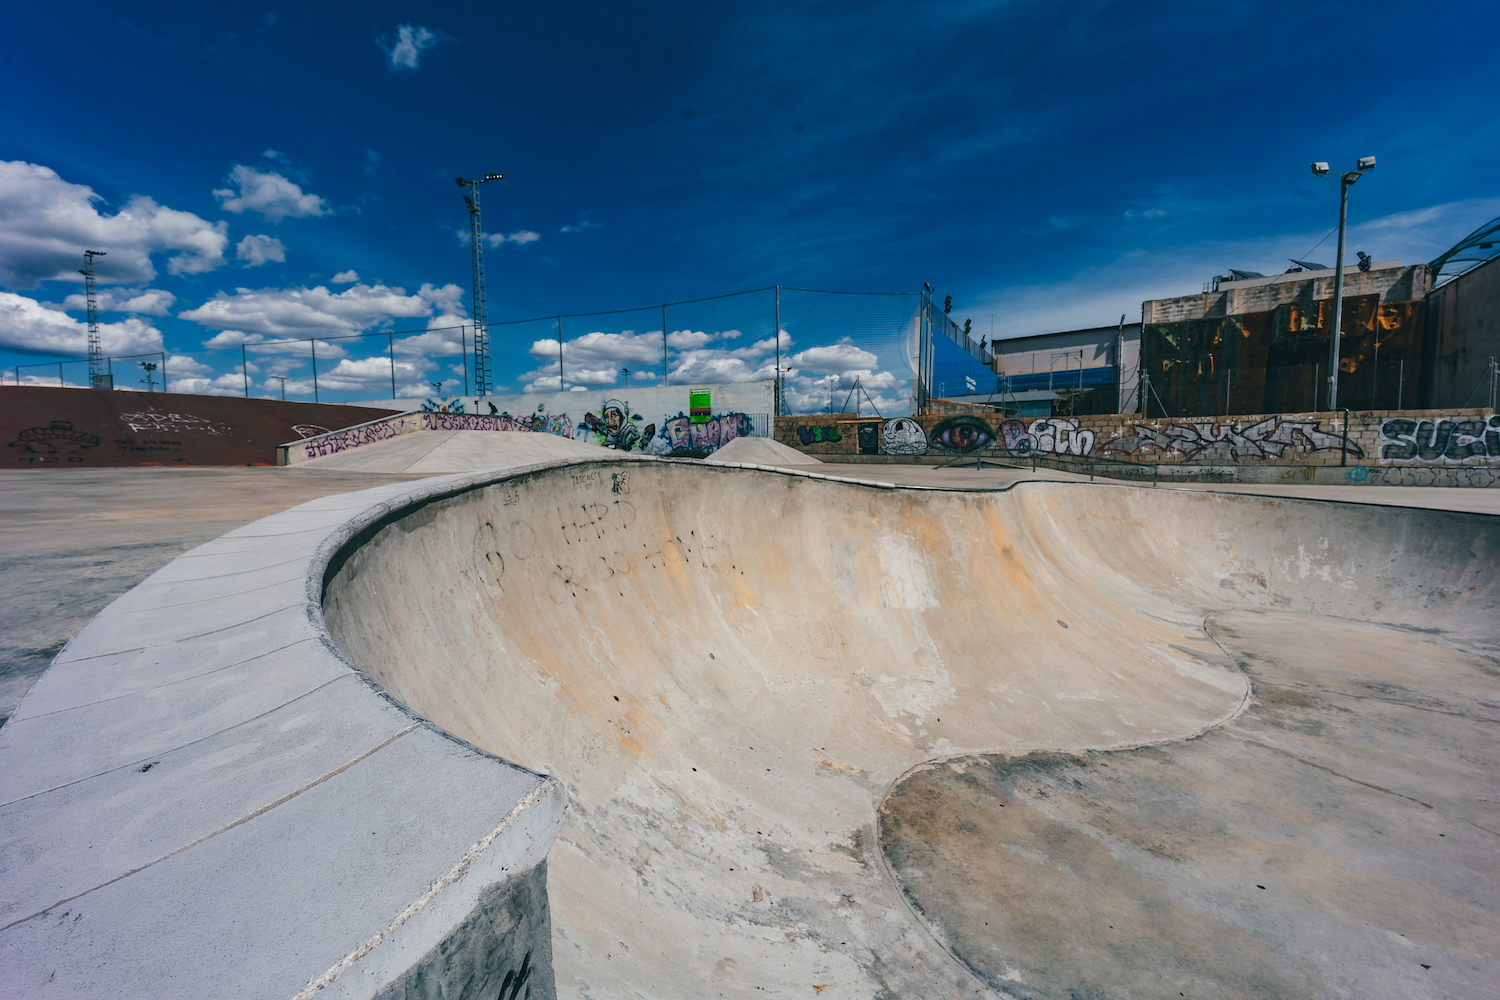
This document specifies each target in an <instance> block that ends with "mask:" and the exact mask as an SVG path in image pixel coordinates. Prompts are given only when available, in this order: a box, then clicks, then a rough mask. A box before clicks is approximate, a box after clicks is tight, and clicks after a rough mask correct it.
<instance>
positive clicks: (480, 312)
mask: <svg viewBox="0 0 1500 1000" xmlns="http://www.w3.org/2000/svg"><path fill="white" fill-rule="evenodd" d="M504 176H505V175H504V174H485V175H484V176H483V177H481V178H479V179H478V180H465V179H464V178H462V177H455V178H453V183H455V184H457V185H458V186H459V187H461V188H468V189H469V193H468V194H466V195H464V204H465V205H468V206H469V246H470V248H471V249H472V252H473V255H474V295H473V301H472V305H473V307H474V394H475V395H476V396H487V395H489V393H490V389H491V388H493V385H494V383H493V381H492V379H491V377H490V323H489V312H488V309H487V308H486V306H485V301H484V228H483V227H482V226H481V225H480V223H479V185H481V184H488V183H489V182H490V181H498V180H499V179H500V178H502V177H504Z"/></svg>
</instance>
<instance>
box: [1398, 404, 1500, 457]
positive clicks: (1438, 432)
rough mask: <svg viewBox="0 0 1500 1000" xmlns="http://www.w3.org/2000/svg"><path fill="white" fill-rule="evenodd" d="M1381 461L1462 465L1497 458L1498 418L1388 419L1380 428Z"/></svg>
mask: <svg viewBox="0 0 1500 1000" xmlns="http://www.w3.org/2000/svg"><path fill="white" fill-rule="evenodd" d="M1380 437H1381V439H1382V442H1383V443H1382V444H1381V446H1380V460H1381V461H1382V462H1391V461H1401V460H1403V459H1404V460H1407V461H1411V460H1417V461H1422V462H1462V461H1463V460H1464V459H1466V458H1475V457H1478V458H1500V415H1492V416H1490V418H1489V419H1488V420H1482V419H1480V418H1478V417H1469V418H1456V419H1448V418H1443V419H1440V420H1421V421H1418V420H1412V419H1411V418H1410V417H1392V418H1391V419H1389V420H1387V421H1385V422H1384V423H1382V424H1381V425H1380Z"/></svg>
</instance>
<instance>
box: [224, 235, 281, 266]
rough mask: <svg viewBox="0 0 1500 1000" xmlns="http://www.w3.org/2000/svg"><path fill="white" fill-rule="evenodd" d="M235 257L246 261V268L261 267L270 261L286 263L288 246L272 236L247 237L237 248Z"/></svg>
mask: <svg viewBox="0 0 1500 1000" xmlns="http://www.w3.org/2000/svg"><path fill="white" fill-rule="evenodd" d="M234 255H235V256H236V257H238V258H239V259H240V260H242V261H245V266H246V267H259V266H260V265H262V264H265V263H268V262H270V261H273V260H274V261H276V262H277V263H278V264H281V263H285V262H286V244H285V243H282V242H281V241H280V240H278V239H275V238H274V237H271V236H246V237H245V238H244V239H242V240H240V243H239V246H237V247H235V250H234Z"/></svg>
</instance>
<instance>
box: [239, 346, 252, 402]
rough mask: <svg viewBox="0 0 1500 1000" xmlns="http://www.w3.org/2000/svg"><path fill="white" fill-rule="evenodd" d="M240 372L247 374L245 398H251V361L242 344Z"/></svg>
mask: <svg viewBox="0 0 1500 1000" xmlns="http://www.w3.org/2000/svg"><path fill="white" fill-rule="evenodd" d="M240 374H241V375H243V376H245V398H246V399H249V398H250V361H249V359H248V358H246V357H245V345H244V344H243V343H242V344H240Z"/></svg>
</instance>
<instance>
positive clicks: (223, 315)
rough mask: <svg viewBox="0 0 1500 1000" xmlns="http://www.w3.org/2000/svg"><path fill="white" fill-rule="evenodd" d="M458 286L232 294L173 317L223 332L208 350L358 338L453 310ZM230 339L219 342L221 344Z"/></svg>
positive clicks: (459, 293)
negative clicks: (255, 342)
mask: <svg viewBox="0 0 1500 1000" xmlns="http://www.w3.org/2000/svg"><path fill="white" fill-rule="evenodd" d="M462 295H463V292H462V290H461V289H459V288H458V286H457V285H444V286H442V287H441V288H435V287H433V286H432V285H430V284H424V285H423V286H422V287H421V289H419V290H418V291H417V293H416V294H415V295H407V294H406V290H405V289H404V288H392V287H388V286H386V285H385V284H383V283H381V282H376V283H375V284H374V285H366V284H364V283H363V282H358V283H356V284H354V285H352V286H350V287H349V288H348V289H346V290H344V291H342V292H331V291H329V290H328V288H326V287H325V286H323V285H318V286H316V287H314V288H306V287H301V288H260V289H252V288H237V289H235V292H234V294H233V295H230V294H227V293H225V292H220V293H219V294H218V295H217V296H215V297H214V298H212V299H209V300H208V301H207V302H205V303H204V304H203V305H201V306H199V307H198V308H197V309H189V310H186V311H184V312H181V313H179V314H178V317H179V318H180V319H187V320H192V321H193V322H195V323H201V324H203V325H204V326H206V327H209V328H211V329H217V330H223V331H225V332H224V334H221V335H220V336H218V337H215V338H214V339H213V340H212V341H209V342H208V345H207V346H213V347H223V346H233V345H236V344H239V343H243V342H246V341H243V340H233V339H232V338H233V336H247V335H253V334H259V335H261V338H262V339H265V338H286V337H313V336H318V335H323V336H328V335H332V334H350V333H361V332H363V331H365V330H368V329H369V328H371V327H374V326H378V325H380V324H382V323H385V322H388V321H390V320H397V319H428V318H430V317H431V316H432V314H433V311H434V309H437V310H438V311H439V312H440V313H441V312H443V310H444V309H445V308H446V309H451V308H453V307H454V306H455V305H456V304H457V303H458V302H459V301H460V300H461V298H462ZM226 337H227V338H229V339H224V338H226Z"/></svg>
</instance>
